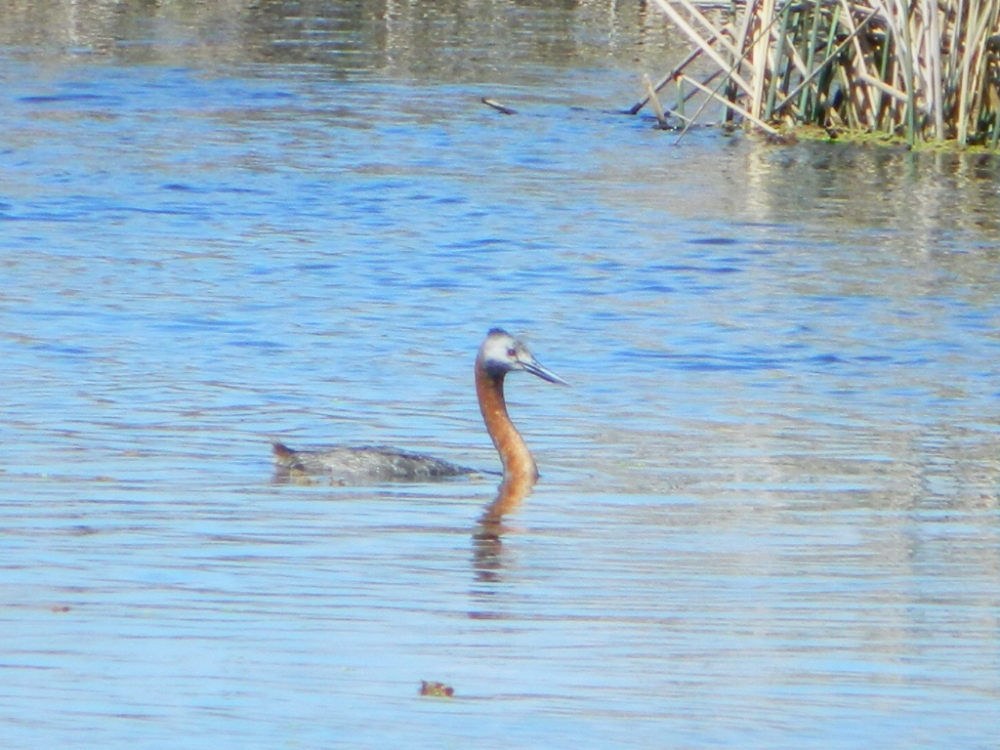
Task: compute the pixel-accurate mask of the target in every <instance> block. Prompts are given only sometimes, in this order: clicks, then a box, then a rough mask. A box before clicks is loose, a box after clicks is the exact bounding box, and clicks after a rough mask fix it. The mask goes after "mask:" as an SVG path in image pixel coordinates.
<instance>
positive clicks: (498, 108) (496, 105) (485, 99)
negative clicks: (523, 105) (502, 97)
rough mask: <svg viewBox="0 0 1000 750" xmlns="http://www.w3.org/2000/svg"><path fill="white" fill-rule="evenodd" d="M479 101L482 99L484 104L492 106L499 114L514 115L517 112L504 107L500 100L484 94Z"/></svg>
mask: <svg viewBox="0 0 1000 750" xmlns="http://www.w3.org/2000/svg"><path fill="white" fill-rule="evenodd" d="M480 101H482V103H483V104H485V105H486V106H487V107H493V109H495V110H496V111H497V112H499V113H500V114H503V115H516V114H517V112H516V111H515V110H513V109H511V108H510V107H505V106H504V105H502V104H501V103H500V102H498V101H497V100H496V99H490V98H488V97H485V96H484V97H483V98H482V99H481V100H480Z"/></svg>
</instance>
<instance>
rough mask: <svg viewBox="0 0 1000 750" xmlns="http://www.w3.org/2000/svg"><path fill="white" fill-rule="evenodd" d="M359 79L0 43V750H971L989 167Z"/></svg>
mask: <svg viewBox="0 0 1000 750" xmlns="http://www.w3.org/2000/svg"><path fill="white" fill-rule="evenodd" d="M410 54H416V53H413V52H411V53H410ZM39 58H41V59H39ZM171 59H173V58H171ZM353 59H355V58H352V60H353ZM356 64H358V65H359V66H360V69H359V70H347V71H346V72H344V71H340V72H339V73H338V74H337V75H333V74H331V70H330V68H329V67H328V66H327V65H325V64H317V63H315V62H305V63H303V62H275V63H273V64H267V63H261V62H259V61H254V60H250V61H236V62H225V63H222V64H218V63H216V64H212V65H209V64H205V63H204V62H203V61H201V60H196V61H195V62H194V64H191V65H188V66H183V67H179V66H177V65H174V64H165V63H163V62H162V61H159V60H155V59H154V60H153V61H152V62H148V63H145V64H138V63H137V62H136V61H135V60H132V59H124V60H123V59H118V58H114V57H111V58H98V59H94V58H93V57H92V56H89V55H77V54H68V55H56V56H53V55H51V53H49V52H46V53H45V54H42V55H35V54H27V53H25V52H24V50H16V51H11V50H8V51H6V52H3V51H0V70H2V77H3V82H4V85H3V88H2V90H0V116H2V120H3V123H4V124H3V128H2V130H0V280H2V283H0V321H2V325H0V362H2V363H3V365H2V370H0V372H2V373H3V377H4V387H3V389H2V396H0V405H2V414H3V417H2V420H0V430H2V432H0V434H2V438H3V445H4V452H3V457H2V459H0V498H2V502H0V636H2V637H0V740H2V743H3V746H4V747H5V748H36V747H40V746H42V745H50V744H56V743H58V744H62V745H64V746H67V747H101V748H106V747H121V746H125V745H126V744H127V745H133V746H138V747H143V748H167V747H170V748H175V747H177V746H178V745H182V746H184V747H192V748H199V747H205V748H209V747H211V748H218V747H243V748H256V747H260V748H273V747H280V746H300V747H315V748H322V747H352V748H356V747H428V748H429V747H435V748H438V747H470V746H474V747H525V748H527V747H538V748H542V747H559V746H573V747H578V748H591V747H592V748H606V747H609V746H633V747H707V746H717V747H733V748H746V747H767V748H783V747H786V748H804V747H815V748H855V747H859V746H863V745H877V746H880V747H899V748H914V747H942V746H949V747H963V748H990V747H996V739H995V737H996V727H997V726H1000V501H998V477H1000V459H998V455H1000V453H998V448H1000V402H998V395H1000V386H998V382H997V374H996V362H997V361H998V359H1000V334H998V333H997V331H998V330H1000V304H998V303H1000V270H998V269H1000V263H998V261H1000V245H998V237H1000V205H998V203H1000V195H998V193H1000V188H998V185H1000V182H998V179H997V178H998V176H1000V175H998V171H1000V164H998V162H997V161H996V160H995V159H994V158H992V157H984V156H958V155H947V154H908V153H906V152H903V151H896V150H888V149H859V148H854V147H850V146H845V145H842V144H840V145H827V144H817V145H808V144H805V145H799V146H792V147H773V146H768V145H766V144H763V143H759V142H756V141H755V140H754V139H752V138H747V137H744V136H742V135H739V134H738V135H736V136H732V137H729V136H724V135H723V134H721V133H720V132H719V131H717V130H699V131H695V132H692V133H690V134H688V135H686V136H685V137H684V138H683V139H682V140H681V141H680V142H679V143H676V140H677V136H676V134H666V133H662V132H659V131H656V130H653V129H652V128H651V127H650V123H649V121H648V120H647V119H638V118H628V117H624V116H622V115H619V114H616V113H615V111H614V110H616V109H623V108H626V107H627V106H629V105H630V104H631V103H632V102H631V101H630V97H632V96H634V91H633V90H632V89H631V88H630V87H631V86H634V83H635V82H634V80H633V79H634V72H633V71H628V70H623V69H622V66H621V64H620V62H618V63H615V64H609V65H608V66H606V67H600V66H596V65H594V64H593V60H592V59H589V58H588V60H587V65H586V66H574V65H555V64H551V65H549V66H546V65H544V64H542V63H539V62H538V61H537V60H530V61H527V62H523V61H521V60H519V58H518V57H517V55H514V56H513V59H511V60H507V61H506V62H505V64H506V65H508V66H509V67H508V68H507V73H506V74H503V73H496V72H494V74H493V77H488V78H484V79H481V80H470V79H469V78H467V77H463V76H461V75H456V74H454V73H453V72H452V71H445V72H443V73H441V74H440V75H438V76H434V75H428V74H427V73H426V71H423V72H421V73H420V74H419V75H413V76H407V75H404V74H403V73H401V72H400V71H399V70H398V69H395V68H391V69H390V70H389V71H388V73H387V74H385V75H376V74H375V73H377V72H378V71H379V70H382V69H381V68H379V67H378V66H380V65H387V63H385V62H384V60H383V58H382V57H381V56H378V55H376V56H374V57H373V58H372V59H371V60H368V59H367V58H365V59H363V60H362V61H361V62H360V63H356ZM505 75H506V77H507V78H508V79H509V81H510V82H509V83H504V82H503V80H504V78H505ZM484 95H490V96H495V97H497V98H499V99H501V100H502V101H504V102H505V103H507V104H508V105H510V106H513V107H514V108H515V109H517V110H518V112H519V114H518V115H516V116H514V117H504V116H502V115H499V114H498V113H496V112H494V111H493V110H490V109H489V108H487V107H485V106H483V105H482V104H481V103H479V98H480V97H481V96H484ZM495 325H502V326H504V327H506V328H508V329H510V330H511V331H514V332H518V333H523V334H525V335H526V337H527V340H528V341H529V343H530V345H531V347H532V350H533V351H534V353H535V354H536V355H537V356H538V357H539V359H540V360H541V361H542V362H544V363H545V364H546V365H547V366H548V367H550V368H552V369H553V370H554V371H556V372H557V373H559V374H560V375H561V376H563V377H565V378H566V379H567V380H569V381H570V382H571V383H572V384H573V387H572V388H568V389H567V388H557V387H555V386H551V385H548V384H545V383H543V382H541V381H539V380H535V379H532V378H527V377H516V376H512V377H511V378H510V379H509V381H508V399H509V402H510V405H511V411H512V413H513V416H514V419H515V421H517V423H518V424H519V425H520V426H521V428H522V430H523V432H524V433H525V437H526V439H527V441H528V443H529V445H530V446H531V447H532V449H533V450H534V452H535V456H536V459H537V460H538V463H539V466H540V469H541V472H542V479H541V481H540V483H539V484H538V486H537V487H536V489H535V493H534V494H533V495H532V496H531V497H530V498H528V499H527V501H526V502H525V504H524V505H523V507H522V508H520V510H519V511H518V512H517V513H515V514H514V515H512V516H510V517H509V518H508V519H507V521H506V528H505V531H504V533H503V535H502V537H501V541H500V543H499V544H490V543H487V542H483V541H482V540H478V541H477V540H476V539H474V537H473V535H474V533H475V531H476V519H477V518H478V516H479V514H480V513H481V511H482V508H483V506H484V505H485V504H486V503H488V502H489V500H490V499H491V498H492V495H493V491H494V485H495V479H492V478H490V477H488V476H485V477H479V478H476V479H473V480H468V481H461V482H452V483H448V484H443V485H386V486H376V487H340V486H331V485H329V484H328V483H326V482H323V481H320V482H317V483H315V484H312V485H294V484H292V485H290V484H282V483H276V482H273V481H272V469H271V464H270V457H269V447H268V444H267V439H268V438H269V437H271V436H278V437H280V438H281V439H283V440H285V441H287V442H288V443H290V444H292V445H296V446H309V445H318V444H322V443H331V442H346V443H353V444H364V443H386V444H392V445H397V446H400V447H403V448H411V449H418V450H424V451H429V452H433V453H434V454H435V455H438V456H440V457H441V458H444V459H447V460H450V461H454V462H457V463H461V464H465V465H472V466H477V467H481V468H483V469H492V470H496V469H497V468H498V462H497V459H496V456H495V454H494V452H493V448H492V445H491V443H490V441H489V438H488V437H487V436H486V434H485V432H484V430H483V428H482V425H481V420H480V417H479V413H478V408H477V405H476V403H475V396H474V392H473V390H472V383H471V374H472V372H471V370H472V360H473V357H474V353H475V349H476V347H477V346H478V344H479V341H480V340H481V338H482V336H483V335H484V334H485V332H486V330H487V329H489V328H490V327H492V326H495ZM422 680H435V681H441V682H444V683H447V684H448V685H451V686H453V687H454V689H455V697H454V698H453V699H450V700H446V699H432V698H421V697H420V696H418V694H417V693H418V689H419V687H420V683H421V681H422Z"/></svg>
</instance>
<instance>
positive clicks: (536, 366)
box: [522, 357, 569, 385]
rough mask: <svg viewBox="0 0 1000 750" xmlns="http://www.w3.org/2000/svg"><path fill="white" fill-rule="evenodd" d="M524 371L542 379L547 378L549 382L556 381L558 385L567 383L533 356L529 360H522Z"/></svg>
mask: <svg viewBox="0 0 1000 750" xmlns="http://www.w3.org/2000/svg"><path fill="white" fill-rule="evenodd" d="M522 364H523V365H524V371H525V372H530V373H531V374H532V375H537V376H538V377H540V378H541V379H542V380H547V381H549V382H550V383H558V384H559V385H569V383H567V382H566V381H565V380H563V379H562V378H561V377H559V376H558V375H556V374H555V373H554V372H552V370H550V369H549V368H547V367H543V366H542V365H541V363H539V361H538V360H537V359H535V358H534V357H532V358H531V361H530V362H523V363H522Z"/></svg>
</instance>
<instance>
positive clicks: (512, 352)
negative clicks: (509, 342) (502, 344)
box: [507, 349, 517, 357]
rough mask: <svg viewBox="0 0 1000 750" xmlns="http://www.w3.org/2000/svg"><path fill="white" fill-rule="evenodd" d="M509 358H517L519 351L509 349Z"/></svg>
mask: <svg viewBox="0 0 1000 750" xmlns="http://www.w3.org/2000/svg"><path fill="white" fill-rule="evenodd" d="M507 356H508V357H516V356H517V349H508V350H507Z"/></svg>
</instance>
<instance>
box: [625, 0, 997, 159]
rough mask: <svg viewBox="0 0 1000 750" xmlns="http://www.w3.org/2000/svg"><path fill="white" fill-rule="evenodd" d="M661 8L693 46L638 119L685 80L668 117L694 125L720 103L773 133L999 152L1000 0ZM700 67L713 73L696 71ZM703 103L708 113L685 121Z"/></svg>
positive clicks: (730, 114) (685, 3)
mask: <svg viewBox="0 0 1000 750" xmlns="http://www.w3.org/2000/svg"><path fill="white" fill-rule="evenodd" d="M653 2H654V3H655V5H656V6H658V7H659V8H660V9H661V10H662V11H663V12H664V13H665V14H666V15H667V17H668V18H669V19H670V21H671V23H672V24H673V25H674V26H676V27H677V29H679V30H680V31H681V32H682V33H683V34H684V35H685V36H686V37H687V38H688V39H689V40H690V41H691V42H692V43H693V45H694V48H693V51H692V52H691V54H689V55H688V56H687V57H686V58H685V59H684V60H683V61H682V62H680V63H679V64H678V65H676V66H675V67H674V68H673V69H672V70H671V71H670V72H669V73H668V74H667V75H666V76H664V77H663V78H662V79H661V80H660V81H659V82H658V83H657V84H656V85H655V86H650V87H648V89H647V97H646V99H644V100H643V101H641V102H639V103H638V104H637V105H636V106H635V107H634V108H633V112H638V111H639V109H641V108H642V107H643V106H645V105H646V104H647V103H648V102H653V104H654V105H657V102H658V96H657V92H659V93H660V94H661V95H662V92H663V89H664V88H665V87H666V86H668V84H671V83H674V84H675V85H676V86H677V102H678V104H677V105H676V108H675V109H673V110H670V111H669V112H668V114H672V115H674V116H677V117H681V118H682V119H683V121H684V122H686V123H688V124H690V123H691V122H694V121H696V120H697V116H698V115H700V113H701V111H703V110H704V109H705V105H706V104H707V103H708V102H712V101H715V102H718V103H720V104H721V105H722V106H723V107H724V111H725V118H726V119H727V120H730V121H734V122H741V123H742V124H743V125H745V126H746V127H749V128H756V129H759V130H762V131H764V132H766V133H768V134H771V135H779V134H781V133H785V132H788V131H789V130H791V129H794V128H796V127H797V126H803V125H816V126H819V127H822V128H825V129H826V130H827V131H828V132H830V133H831V135H832V134H835V133H838V132H841V131H845V130H849V131H854V132H859V133H872V134H878V135H881V136H883V137H886V138H905V139H906V141H907V142H908V143H909V144H911V145H914V144H916V143H918V142H935V141H945V140H949V141H956V142H958V143H959V144H961V145H963V146H964V145H970V144H982V145H987V146H989V147H992V148H996V147H997V142H998V139H1000V117H998V111H1000V28H998V21H1000V0H855V1H852V0H785V1H784V2H782V1H781V0H745V2H744V3H743V4H742V5H740V6H736V5H733V6H731V7H730V8H729V9H728V11H726V10H718V12H715V13H708V12H706V11H705V10H703V9H704V8H705V6H704V5H701V6H699V5H697V4H696V3H695V2H692V0H653ZM696 61H699V64H698V67H699V68H700V69H701V70H702V71H704V70H706V69H707V70H709V71H710V72H709V73H708V74H707V75H705V74H704V73H703V74H702V75H701V76H700V77H699V76H696V75H695V74H694V73H692V72H691V68H692V67H694V63H695V62H696ZM706 65H707V68H706ZM695 98H700V99H701V100H702V105H701V109H700V110H699V111H698V112H697V113H696V115H695V116H694V117H691V118H688V117H685V116H684V109H685V107H684V102H687V101H690V100H691V99H695ZM661 121H662V120H661ZM685 127H686V126H685Z"/></svg>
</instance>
